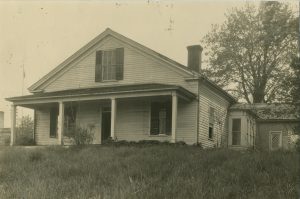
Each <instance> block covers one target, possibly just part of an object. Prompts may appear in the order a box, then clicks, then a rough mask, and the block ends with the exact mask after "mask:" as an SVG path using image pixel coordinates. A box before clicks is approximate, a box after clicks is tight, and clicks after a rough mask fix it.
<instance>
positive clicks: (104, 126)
mask: <svg viewBox="0 0 300 199" xmlns="http://www.w3.org/2000/svg"><path fill="white" fill-rule="evenodd" d="M110 122H111V110H110V107H105V108H103V110H102V121H101V141H104V140H107V139H108V138H109V137H110Z"/></svg>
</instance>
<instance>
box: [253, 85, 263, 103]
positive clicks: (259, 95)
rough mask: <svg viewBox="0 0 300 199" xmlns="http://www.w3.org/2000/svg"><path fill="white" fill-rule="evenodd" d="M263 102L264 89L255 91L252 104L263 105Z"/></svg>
mask: <svg viewBox="0 0 300 199" xmlns="http://www.w3.org/2000/svg"><path fill="white" fill-rule="evenodd" d="M264 102H265V91H264V89H261V88H260V89H257V90H256V91H255V92H254V94H253V103H264Z"/></svg>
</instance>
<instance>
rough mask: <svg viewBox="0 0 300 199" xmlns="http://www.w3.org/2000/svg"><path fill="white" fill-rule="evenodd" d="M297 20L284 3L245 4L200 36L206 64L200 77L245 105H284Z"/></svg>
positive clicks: (294, 47) (290, 71) (294, 46)
mask: <svg viewBox="0 0 300 199" xmlns="http://www.w3.org/2000/svg"><path fill="white" fill-rule="evenodd" d="M296 38H297V20H296V17H295V16H294V15H293V12H292V11H291V9H290V8H289V7H288V5H286V4H283V3H279V2H263V3H261V4H260V5H259V6H254V5H252V4H246V5H245V6H244V7H243V8H235V9H233V10H232V11H231V12H230V13H229V14H227V15H226V20H225V22H224V24H222V25H221V26H218V25H214V26H213V28H212V30H211V32H209V33H208V34H207V35H206V36H205V37H204V40H203V42H204V44H205V47H206V49H208V52H207V53H206V55H208V61H209V63H210V66H208V67H207V68H206V69H203V73H204V74H206V75H207V76H208V77H210V78H211V79H212V80H213V81H215V82H216V83H217V84H218V85H219V86H221V87H222V88H224V89H225V90H227V91H229V92H230V93H231V94H233V95H235V96H236V97H238V98H239V99H243V100H246V101H247V102H248V103H261V102H267V103H268V102H274V101H287V100H290V98H288V99H286V96H290V88H291V81H290V76H291V74H292V70H291V69H290V67H289V63H290V62H291V56H290V55H291V54H293V53H294V52H295V51H296V49H297V39H296Z"/></svg>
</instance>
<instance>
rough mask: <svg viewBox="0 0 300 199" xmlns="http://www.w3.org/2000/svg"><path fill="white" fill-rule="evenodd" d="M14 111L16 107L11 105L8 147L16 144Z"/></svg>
mask: <svg viewBox="0 0 300 199" xmlns="http://www.w3.org/2000/svg"><path fill="white" fill-rule="evenodd" d="M16 111H17V106H16V105H14V104H13V105H11V127H10V128H11V129H10V146H13V145H15V142H16Z"/></svg>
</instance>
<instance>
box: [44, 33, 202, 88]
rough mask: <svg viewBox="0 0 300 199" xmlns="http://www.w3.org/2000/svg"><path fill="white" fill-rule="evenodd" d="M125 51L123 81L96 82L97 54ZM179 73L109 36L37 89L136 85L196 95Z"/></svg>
mask: <svg viewBox="0 0 300 199" xmlns="http://www.w3.org/2000/svg"><path fill="white" fill-rule="evenodd" d="M120 47H122V48H124V56H125V57H124V80H120V81H115V82H95V78H94V77H95V55H96V51H97V50H107V49H115V48H120ZM185 76H186V74H183V72H182V71H180V70H178V69H175V68H174V67H173V66H169V65H168V64H167V63H165V62H163V61H159V60H157V59H155V58H153V57H151V56H149V55H147V54H145V53H143V52H141V51H139V50H137V49H135V48H133V47H132V46H129V45H127V44H125V43H123V42H122V41H120V40H117V39H115V38H113V37H111V36H108V37H107V38H106V39H105V40H103V41H102V42H100V43H99V44H98V45H96V46H95V47H94V48H92V49H90V50H89V51H87V52H85V53H84V55H82V56H81V57H79V58H77V60H75V61H74V62H72V63H71V64H70V65H69V66H67V67H66V68H65V69H64V70H63V72H61V73H60V74H59V75H56V77H54V78H53V79H52V80H51V81H52V82H51V81H48V83H45V84H44V85H42V86H41V88H40V89H44V90H45V92H49V91H56V90H65V89H73V88H84V87H97V86H104V85H106V86H107V85H122V84H138V83H163V84H175V85H181V86H182V87H184V88H186V89H189V90H191V91H192V92H197V90H196V88H195V86H194V85H195V82H186V81H185V80H184V77H185Z"/></svg>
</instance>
